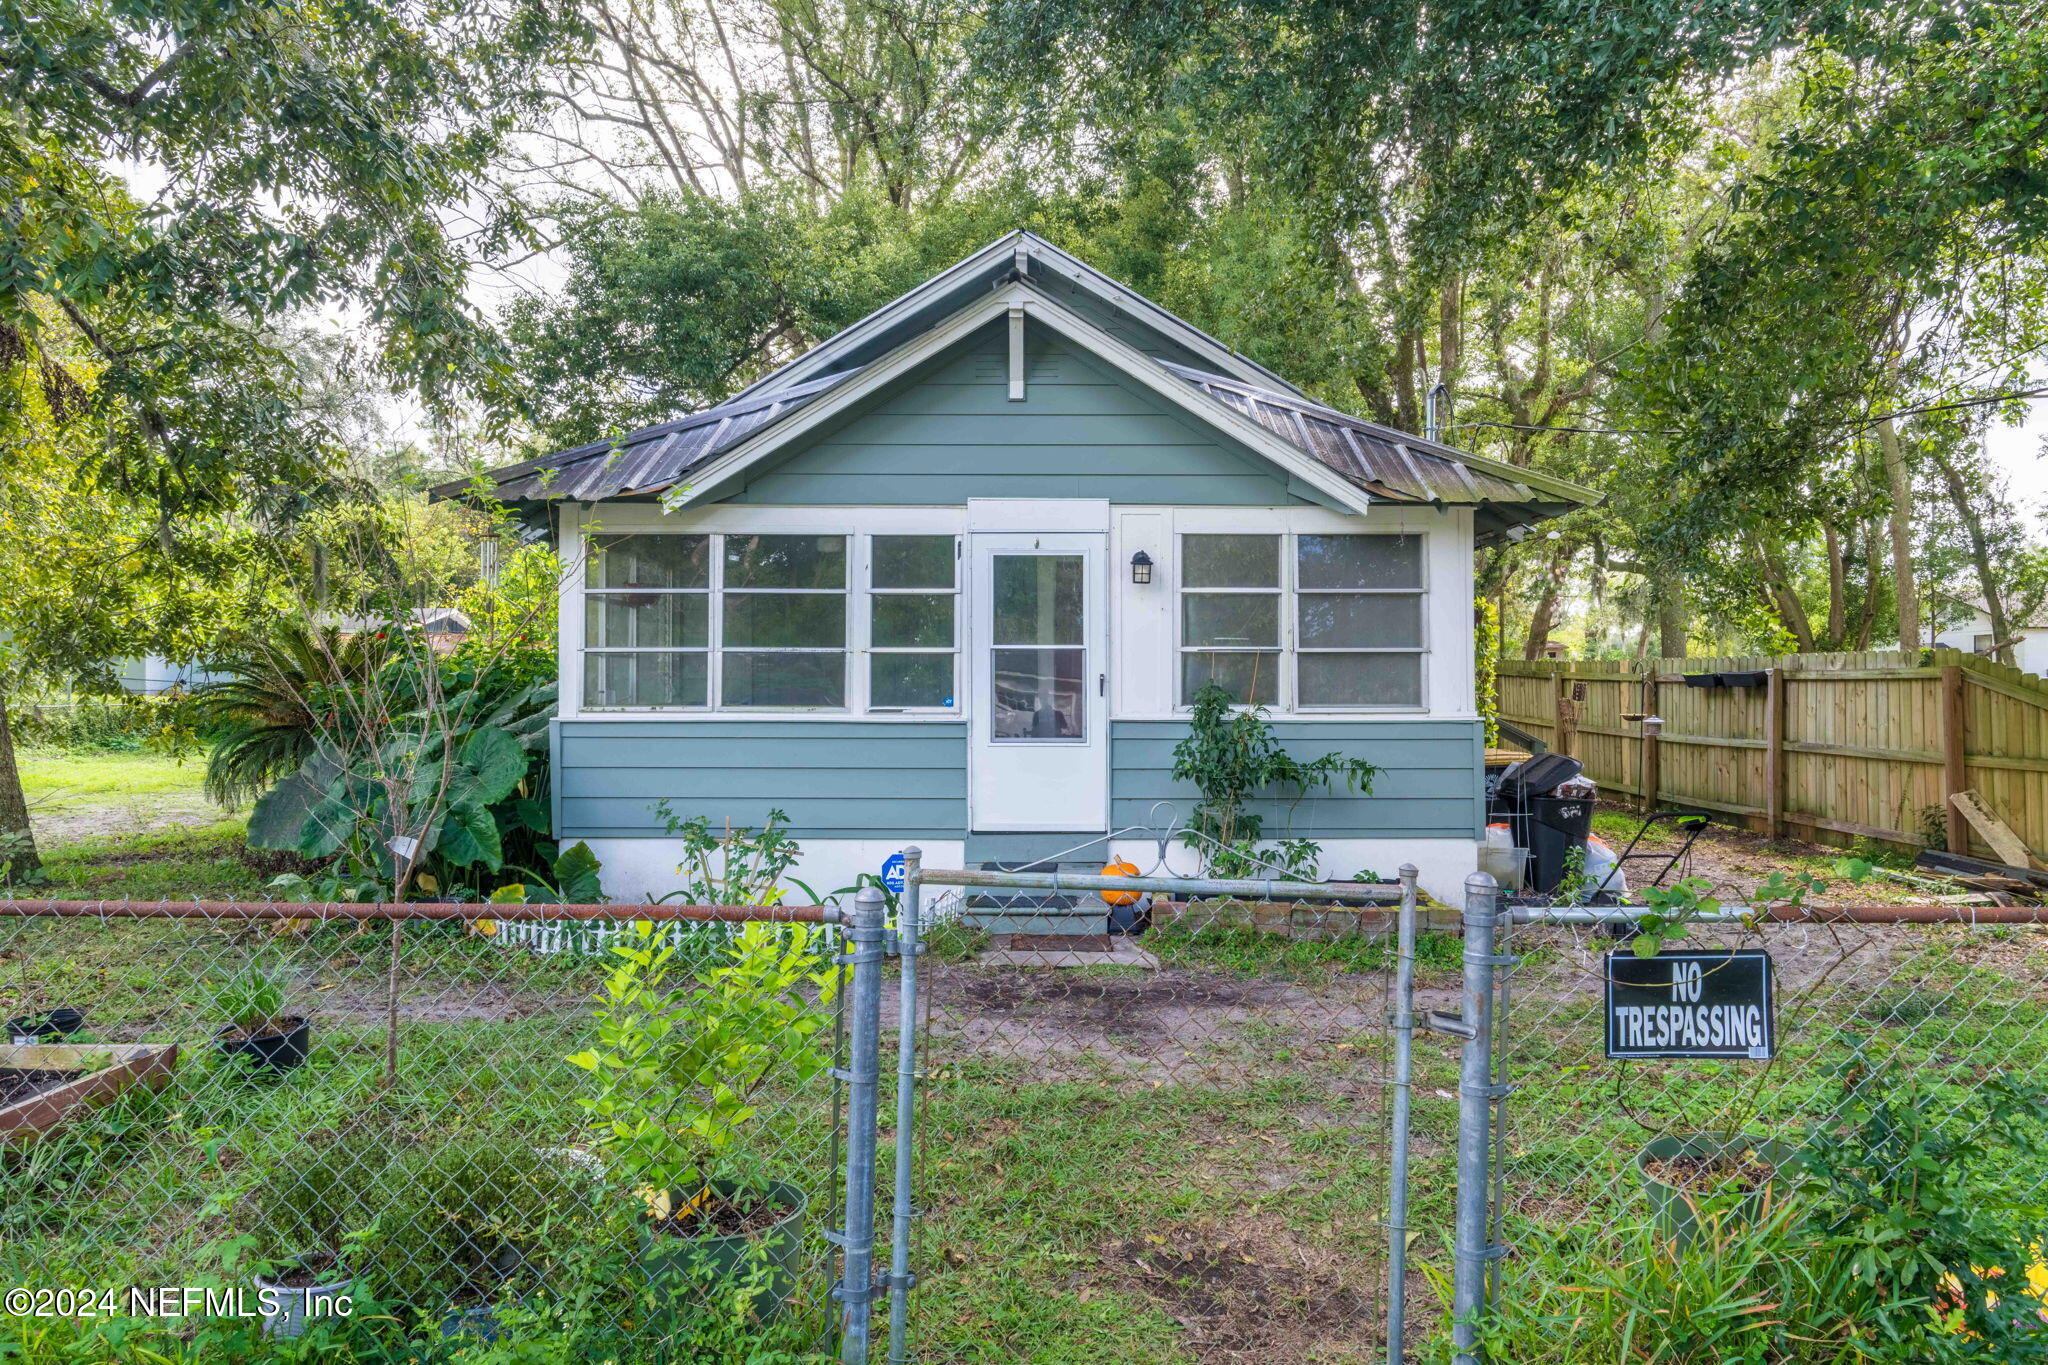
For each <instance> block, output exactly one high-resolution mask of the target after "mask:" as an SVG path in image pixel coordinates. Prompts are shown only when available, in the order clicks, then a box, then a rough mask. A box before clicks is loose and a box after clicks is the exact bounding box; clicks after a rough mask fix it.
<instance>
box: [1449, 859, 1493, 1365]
mask: <svg viewBox="0 0 2048 1365" xmlns="http://www.w3.org/2000/svg"><path fill="white" fill-rule="evenodd" d="M1499 913H1500V887H1499V886H1498V885H1497V884H1496V883H1495V882H1494V880H1493V878H1492V877H1490V876H1488V875H1487V874H1486V873H1484V872H1474V873H1473V874H1472V875H1471V876H1469V877H1467V878H1466V879H1465V1008H1464V1011H1463V1014H1462V1016H1461V1019H1462V1022H1463V1024H1464V1028H1463V1029H1461V1030H1460V1033H1461V1034H1462V1036H1463V1037H1464V1040H1465V1045H1464V1055H1463V1057H1462V1058H1461V1059H1460V1066H1459V1071H1458V1204H1457V1222H1456V1228H1455V1233H1454V1242H1453V1250H1452V1269H1451V1312H1452V1321H1451V1346H1452V1350H1453V1355H1452V1359H1453V1360H1454V1361H1455V1363H1456V1365H1479V1354H1478V1351H1477V1349H1476V1348H1477V1346H1478V1344H1479V1319H1480V1316H1481V1314H1483V1313H1484V1312H1485V1310H1486V1269H1487V1264H1488V1263H1489V1262H1490V1261H1491V1260H1492V1259H1493V1247H1492V1245H1491V1244H1490V1243H1489V1241H1488V1239H1487V1230H1488V1229H1487V1223H1488V1221H1489V1220H1488V1217H1487V1214H1488V1203H1489V1196H1490V1194H1491V1187H1490V1185H1489V1183H1488V1180H1487V1157H1488V1155H1489V1153H1490V1147H1489V1143H1488V1132H1487V1130H1488V1128H1489V1126H1490V1125H1491V1123H1492V1119H1493V1105H1494V1101H1495V1100H1497V1099H1499V1098H1500V1094H1501V1091H1500V1089H1499V1088H1498V1087H1496V1086H1495V1085H1494V1081H1493V969H1494V968H1495V967H1496V966H1498V965H1499V962H1500V959H1499V958H1497V957H1496V956H1495V955H1494V951H1493V948H1494V938H1493V931H1494V925H1495V923H1496V922H1497V920H1498V917H1499ZM1466 1030H1469V1032H1466Z"/></svg>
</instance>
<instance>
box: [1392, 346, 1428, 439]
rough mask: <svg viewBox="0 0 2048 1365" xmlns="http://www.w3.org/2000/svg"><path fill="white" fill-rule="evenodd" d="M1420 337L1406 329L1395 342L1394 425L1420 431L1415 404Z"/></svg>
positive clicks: (1406, 429) (1405, 429)
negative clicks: (1417, 353)
mask: <svg viewBox="0 0 2048 1365" xmlns="http://www.w3.org/2000/svg"><path fill="white" fill-rule="evenodd" d="M1420 349H1421V346H1420V338H1418V337H1417V336H1416V334H1415V333H1414V332H1412V331H1404V332H1402V333H1401V335H1400V336H1399V337H1398V338H1397V339H1396V340H1395V342H1394V425H1395V426H1397V427H1399V428H1401V430H1403V431H1410V432H1417V433H1420V431H1421V430H1422V428H1421V427H1419V426H1418V425H1416V424H1417V422H1418V421H1419V420H1420V418H1419V417H1418V416H1417V414H1416V405H1415V367H1416V364H1417V359H1418V358H1417V356H1416V352H1417V351H1418V350H1420Z"/></svg>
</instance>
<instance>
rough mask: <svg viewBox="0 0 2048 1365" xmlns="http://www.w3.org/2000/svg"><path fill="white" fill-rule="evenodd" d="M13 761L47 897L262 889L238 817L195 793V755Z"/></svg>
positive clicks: (44, 756)
mask: <svg viewBox="0 0 2048 1365" xmlns="http://www.w3.org/2000/svg"><path fill="white" fill-rule="evenodd" d="M19 761H20V766H21V781H22V788H23V790H24V791H25V792H26V793H27V794H28V799H29V812H30V820H31V822H32V823H33V825H34V826H35V831H36V839H37V844H38V846H39V848H40V849H41V852H42V855H43V871H44V876H45V877H46V879H47V880H46V881H45V882H44V883H43V885H42V890H43V891H44V892H45V893H46V894H48V895H51V896H56V897H60V898H77V899H84V900H122V899H131V900H163V899H172V900H191V899H199V900H226V899H231V898H236V897H255V896H260V895H262V894H263V887H264V884H265V883H266V882H268V881H269V880H270V878H271V877H272V876H274V875H275V869H272V868H269V867H267V865H266V860H265V859H262V858H260V857H257V858H251V857H247V856H245V846H244V844H243V830H244V828H245V827H246V825H247V822H248V817H247V815H246V814H243V813H238V812H229V811H225V810H223V809H221V808H220V807H219V806H216V805H215V804H214V803H213V802H212V801H211V800H210V799H208V797H207V796H206V793H205V792H204V791H203V790H201V787H200V780H201V777H202V776H203V774H204V772H205V765H204V762H203V760H201V759H198V758H188V759H185V760H183V761H179V760H177V759H171V758H166V757H164V756H162V755H160V754H151V753H90V754H82V753H58V752H49V751H25V752H24V753H22V754H21V755H20V756H19Z"/></svg>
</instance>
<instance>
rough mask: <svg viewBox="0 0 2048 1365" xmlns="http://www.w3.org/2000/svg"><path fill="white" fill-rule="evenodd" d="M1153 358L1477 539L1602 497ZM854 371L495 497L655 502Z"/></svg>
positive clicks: (453, 489)
mask: <svg viewBox="0 0 2048 1365" xmlns="http://www.w3.org/2000/svg"><path fill="white" fill-rule="evenodd" d="M1149 363H1151V364H1156V365H1159V366H1160V367H1161V368H1162V369H1164V370H1166V371H1167V372H1168V373H1170V374H1172V375H1174V376H1176V377H1177V378H1179V379H1182V380H1184V381H1186V382H1187V383H1188V384H1189V385H1191V386H1192V387H1193V388H1195V389H1196V390H1197V391H1199V392H1200V393H1202V394H1203V395H1205V396H1207V397H1208V398H1210V399H1212V400H1214V401H1216V402H1218V403H1221V404H1222V405H1224V406H1225V407H1227V408H1229V409H1231V410H1232V411H1234V412H1236V413H1238V414H1239V415H1240V416H1242V417H1245V418H1248V419H1250V420H1251V421H1253V422H1256V423H1257V424H1258V425H1259V426H1261V427H1262V428H1264V429H1265V430H1267V431H1269V432H1271V433H1272V434H1273V435H1275V436H1277V437H1279V438H1280V439H1281V440H1283V441H1286V442H1287V443H1288V444H1290V445H1292V446H1294V447H1295V448H1297V449H1299V450H1301V451H1304V452H1306V453H1307V454H1309V455H1310V456H1313V457H1314V458H1315V459H1316V460H1317V461H1319V462H1320V463H1322V464H1323V465H1325V466H1327V467H1328V468H1330V469H1332V470H1335V471H1336V472H1337V473H1338V474H1340V475H1341V476H1343V477H1344V478H1345V479H1346V480H1348V481H1349V482H1350V483H1352V484H1353V485H1355V486H1357V487H1358V488H1360V489H1363V490H1364V491H1365V492H1366V493H1367V494H1369V495H1370V496H1372V497H1373V498H1376V499H1379V500H1381V501H1384V502H1390V503H1405V504H1411V505H1413V504H1421V505H1425V506H1435V507H1444V506H1453V505H1457V506H1470V507H1474V508H1476V509H1477V514H1476V520H1477V526H1478V531H1479V534H1480V537H1481V538H1482V539H1490V538H1491V537H1492V536H1495V535H1498V534H1500V533H1502V532H1504V531H1506V530H1507V529H1508V528H1510V527H1513V526H1517V525H1526V524H1528V523H1530V522H1533V521H1538V520H1541V519H1543V518H1545V517H1552V516H1557V515H1559V514H1561V513H1564V512H1567V511H1570V510H1571V509H1572V508H1574V507H1578V506H1583V505H1586V504H1588V503H1592V502H1596V501H1598V496H1597V495H1596V494H1594V493H1592V492H1591V491H1590V490H1587V489H1583V488H1578V487H1576V486H1574V485H1572V484H1568V483H1564V482H1563V481H1561V480H1557V479H1552V478H1548V477H1546V476H1543V475H1540V474H1534V473H1532V472H1530V471H1524V470H1518V469H1515V468H1513V467H1512V466H1509V465H1505V464H1501V463H1500V462H1498V461H1494V460H1488V459H1483V458H1481V457H1478V456H1473V455H1468V454H1466V453H1465V452H1463V451H1460V450H1455V449H1453V448H1452V447H1450V446H1447V445H1443V444H1441V443H1439V442H1436V441H1431V440H1428V439H1425V438H1423V437H1420V436H1415V435H1412V434H1410V433H1408V432H1404V431H1398V430H1396V429H1394V428H1392V427H1384V426H1381V425H1379V424H1378V423H1376V422H1368V421H1366V420H1365V419H1364V418H1362V417H1353V416H1352V415H1351V414H1349V413H1346V412H1340V411H1338V410H1337V409H1335V408H1331V407H1326V406H1324V405H1323V404H1320V403H1317V402H1315V401H1313V400H1311V399H1308V398H1305V397H1302V396H1300V395H1298V394H1292V393H1281V392H1278V391H1275V390H1272V389H1265V388H1259V387H1256V386H1254V385H1251V384H1247V383H1245V382H1244V381H1242V380H1238V379H1233V378H1229V377H1226V376H1224V375H1219V374H1212V373H1210V372H1208V371H1206V370H1198V369H1194V368H1191V367H1189V366H1186V365H1178V364H1174V363H1172V362H1170V361H1164V360H1157V359H1153V360H1150V361H1149ZM859 373H861V370H860V369H858V368H856V369H847V370H842V371H839V372H838V373H835V374H830V375H825V376H823V377H821V378H818V379H810V380H806V381H804V382H802V383H799V384H792V385H790V386H788V387H786V388H780V389H775V390H772V391H770V392H767V393H746V394H742V395H740V396H739V397H738V398H735V399H733V400H731V401H730V402H727V403H722V404H720V405H719V406H717V407H713V408H707V409H705V410H704V411H703V412H699V413H693V414H692V415H690V416H688V417H683V418H679V419H677V420H675V421H673V422H664V423H661V424H660V425H658V426H651V427H647V428H644V429H642V430H640V431H635V432H631V433H629V434H627V435H625V436H621V437H618V438H616V439H614V440H610V441H595V442H592V443H591V444H589V445H583V446H577V447H576V448H574V449H572V450H564V451H560V452H558V453H556V454H554V455H547V456H543V457H541V458H540V459H537V460H529V461H526V462H525V463H523V464H517V465H513V466H510V467H509V468H506V469H501V470H496V471H494V472H493V473H491V474H490V475H489V476H488V477H489V479H490V480H491V482H492V484H493V485H494V490H495V493H496V496H497V497H499V498H500V499H503V500H505V501H507V502H546V501H550V500H556V499H560V500H567V501H573V502H601V501H604V500H605V499H607V498H627V497H636V496H639V497H645V496H649V495H651V494H654V493H658V492H660V491H661V490H663V489H666V488H669V487H672V486H673V485H675V484H676V483H677V482H679V481H680V480H681V479H682V478H683V476H684V475H685V474H687V473H688V472H689V471H690V470H691V469H692V468H694V467H696V466H698V465H702V464H704V463H707V462H708V461H710V460H711V459H713V458H714V457H716V456H718V455H721V454H723V453H724V452H726V451H728V450H730V449H732V448H733V447H734V446H737V445H739V444H740V443H741V442H742V441H745V440H746V439H748V438H749V437H751V436H753V435H755V434H757V433H758V432H760V431H762V430H764V429H765V428H767V427H770V426H772V425H774V424H775V423H777V422H779V421H781V420H782V419H783V418H785V417H787V416H788V415H789V414H790V413H792V412H795V411H797V410H798V409H799V408H802V407H803V406H805V405H806V404H808V403H809V402H810V401H811V400H812V399H813V398H815V397H817V396H818V395H819V394H821V393H824V392H826V391H828V390H830V389H832V388H835V387H837V386H838V385H839V384H841V383H844V382H845V381H846V380H848V379H850V378H852V377H853V376H854V375H856V374H859ZM468 489H469V486H468V485H467V484H466V483H451V484H446V485H443V486H442V487H440V488H437V489H436V490H434V491H435V492H436V493H437V494H438V495H440V496H444V497H459V496H462V495H463V494H464V493H466V492H467V491H468Z"/></svg>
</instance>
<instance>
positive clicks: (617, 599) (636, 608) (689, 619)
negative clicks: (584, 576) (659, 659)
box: [583, 592, 711, 649]
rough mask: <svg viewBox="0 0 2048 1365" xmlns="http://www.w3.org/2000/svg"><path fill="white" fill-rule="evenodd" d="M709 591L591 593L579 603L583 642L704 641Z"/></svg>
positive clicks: (596, 645)
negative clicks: (581, 614) (580, 605)
mask: <svg viewBox="0 0 2048 1365" xmlns="http://www.w3.org/2000/svg"><path fill="white" fill-rule="evenodd" d="M710 603H711V595H710V594H709V593H702V592H638V593H591V594H590V595H589V596H588V597H586V598H585V599H584V605H583V643H584V644H585V645H586V646H588V647H590V648H592V649H597V648H602V647H605V646H610V647H612V648H614V649H617V648H622V647H623V648H631V647H632V646H634V645H640V646H643V647H644V646H648V645H696V646H701V645H703V644H704V643H705V642H706V627H707V626H708V625H709V623H710V610H709V607H710Z"/></svg>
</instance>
